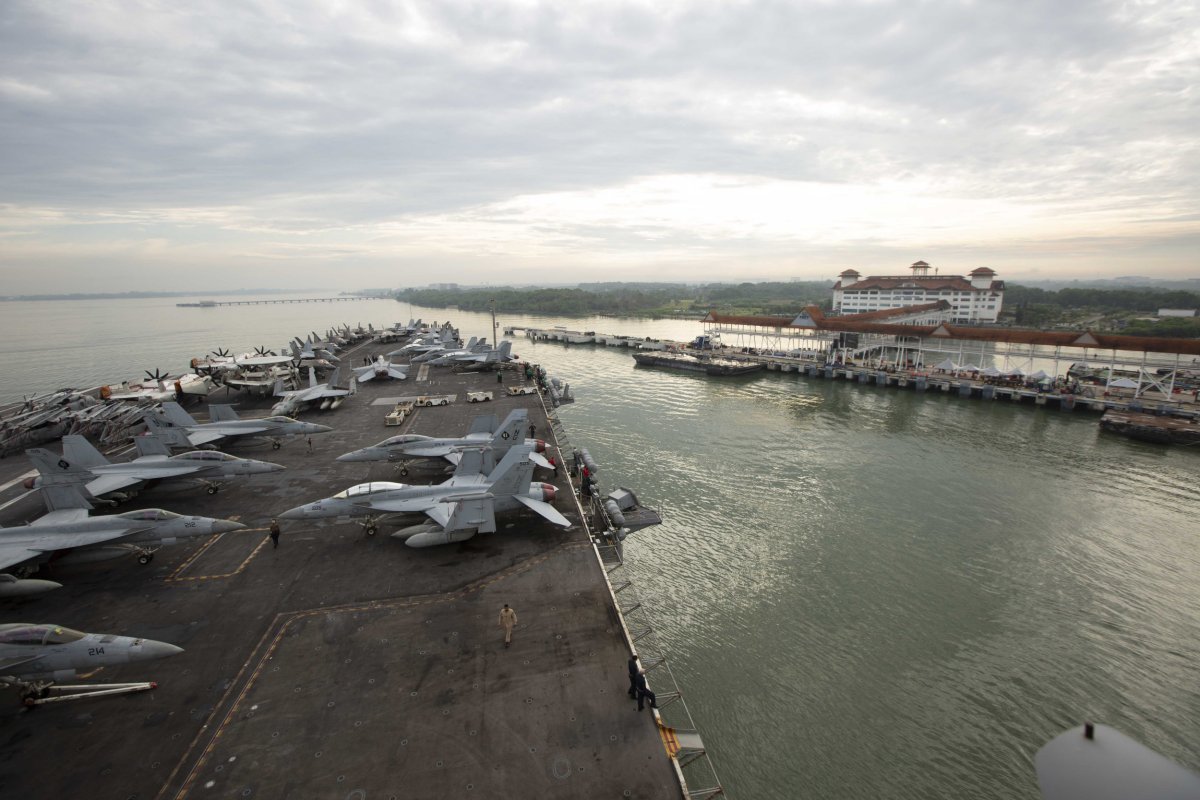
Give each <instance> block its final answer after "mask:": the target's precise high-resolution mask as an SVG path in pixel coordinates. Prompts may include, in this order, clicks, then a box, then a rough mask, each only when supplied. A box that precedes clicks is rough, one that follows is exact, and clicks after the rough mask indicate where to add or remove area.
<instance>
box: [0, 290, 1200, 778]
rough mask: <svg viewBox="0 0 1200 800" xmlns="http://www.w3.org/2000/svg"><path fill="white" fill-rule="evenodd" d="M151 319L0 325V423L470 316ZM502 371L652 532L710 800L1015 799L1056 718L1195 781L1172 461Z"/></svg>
mask: <svg viewBox="0 0 1200 800" xmlns="http://www.w3.org/2000/svg"><path fill="white" fill-rule="evenodd" d="M213 299H218V298H216V297H214V298H213ZM174 302H175V301H174V299H154V300H111V301H63V302H42V303H6V304H5V309H4V310H5V312H6V313H5V316H4V322H3V328H2V330H3V331H4V334H5V339H6V342H7V345H8V346H7V347H6V348H5V349H4V352H3V353H2V354H0V374H2V375H3V376H4V380H3V385H2V392H3V399H5V400H12V399H14V398H15V399H20V397H21V396H22V395H23V394H29V393H32V392H44V391H50V390H53V389H58V388H62V387H66V386H74V387H86V386H93V385H96V384H99V383H106V382H115V381H119V380H121V379H124V378H133V377H137V376H140V375H141V374H142V372H143V371H144V370H151V371H153V370H154V369H155V368H160V369H164V370H168V371H170V372H172V373H173V374H174V373H177V372H178V371H180V370H181V369H182V368H184V367H185V366H186V362H187V359H189V358H191V357H193V356H200V355H203V354H204V353H205V352H208V351H211V350H213V349H214V348H216V347H224V348H228V349H230V350H233V351H234V352H242V351H244V350H247V349H250V348H252V347H254V346H258V345H265V346H267V347H268V348H270V349H279V348H280V346H281V345H283V343H284V341H285V340H286V339H288V338H289V337H291V336H292V335H296V334H302V333H303V332H305V331H308V330H311V329H316V330H317V331H318V332H323V331H324V330H325V329H326V328H327V327H329V326H330V325H332V324H335V323H341V322H349V323H351V324H355V323H358V322H360V321H361V322H362V323H364V324H365V323H366V322H368V321H370V322H373V323H375V325H376V326H377V327H378V326H379V325H380V324H381V323H391V322H394V321H397V320H402V321H407V320H408V318H409V317H410V316H411V317H423V318H424V319H426V320H430V319H438V320H443V319H450V320H451V321H452V322H454V323H455V324H456V325H458V326H459V327H460V328H461V330H462V333H463V335H464V336H469V335H487V336H489V337H490V336H491V332H492V322H491V318H490V316H488V315H483V314H473V313H465V312H458V311H453V310H443V309H421V308H416V307H410V306H408V305H406V304H404V303H396V302H394V301H374V300H373V301H363V302H361V303H346V304H336V305H322V304H297V305H287V306H245V307H229V308H212V309H194V308H191V309H180V308H176V307H175V306H174ZM500 323H501V325H502V326H504V325H516V326H518V327H519V326H522V325H531V326H537V327H552V326H554V325H566V326H568V327H570V328H573V329H578V330H583V329H587V330H598V331H604V332H613V333H622V334H630V335H636V336H653V337H664V338H676V339H689V338H691V337H693V336H695V335H697V334H699V333H700V332H701V330H700V325H699V324H698V323H694V322H682V321H670V320H663V321H648V320H633V319H587V320H563V319H554V318H545V317H537V318H533V317H522V316H514V315H503V316H501V317H500ZM381 347H382V346H381ZM513 350H514V352H515V353H517V354H519V355H520V357H521V358H522V359H524V360H529V361H534V362H537V363H540V364H542V365H543V366H545V367H546V368H547V370H548V371H549V372H550V373H551V374H552V375H556V376H558V377H560V378H562V379H563V380H566V381H568V382H570V384H571V387H572V391H573V392H574V394H575V396H576V397H577V398H578V402H577V403H575V404H574V405H570V406H565V407H563V408H562V409H561V411H560V415H561V418H562V420H563V422H564V424H565V426H566V429H567V431H568V433H569V434H570V436H571V440H572V442H574V443H575V444H577V445H582V446H586V447H588V449H589V450H590V451H591V453H592V455H593V456H594V457H595V459H596V460H597V462H598V463H599V465H600V473H599V478H600V485H601V488H602V489H604V490H605V491H607V490H609V489H612V488H615V487H616V486H617V485H624V486H629V487H631V488H633V489H634V490H635V491H636V492H638V494H639V496H640V497H641V499H642V500H643V501H644V502H646V503H648V504H650V505H657V506H659V507H660V508H661V510H662V511H663V516H664V518H665V521H664V524H663V525H662V526H660V527H657V528H650V529H647V530H644V531H640V532H638V533H635V534H633V535H632V536H631V537H630V538H629V539H628V540H627V542H626V559H627V562H628V564H629V570H630V572H631V577H632V579H633V580H634V582H635V584H636V585H637V587H638V591H639V594H640V597H641V599H642V601H643V602H644V603H645V604H646V605H648V606H650V607H651V609H652V612H651V618H652V619H653V620H654V627H655V632H656V636H657V637H658V640H659V642H660V643H661V645H662V648H663V649H664V650H665V651H666V654H667V656H668V658H669V660H670V663H671V667H672V670H673V672H674V674H675V676H676V677H677V679H678V680H679V683H680V686H681V688H682V690H683V692H684V695H685V698H686V701H687V703H688V705H689V708H690V710H691V712H692V714H693V716H694V717H695V719H696V721H697V723H698V724H699V726H700V729H701V733H702V734H703V736H704V740H705V743H706V745H707V746H708V748H709V750H710V753H711V755H712V758H713V761H714V764H715V766H716V769H717V771H718V774H719V775H720V778H721V780H722V783H723V784H724V786H725V788H726V790H727V791H728V793H729V795H730V796H731V797H734V798H743V800H745V799H746V798H877V797H899V798H938V797H945V798H964V797H979V798H995V797H1010V798H1036V797H1038V796H1039V793H1038V791H1037V784H1036V777H1035V774H1034V768H1033V755H1034V753H1035V752H1036V750H1037V749H1038V748H1039V747H1040V746H1041V745H1042V744H1044V743H1045V742H1046V741H1048V740H1049V739H1050V738H1052V737H1053V736H1054V735H1056V734H1057V733H1059V732H1060V731H1061V730H1063V729H1065V728H1068V727H1071V726H1074V725H1077V724H1079V723H1081V722H1083V721H1084V720H1090V721H1095V722H1101V723H1104V724H1108V725H1111V726H1113V727H1116V728H1118V729H1120V730H1122V731H1124V732H1125V733H1127V734H1129V735H1131V736H1133V737H1134V738H1136V739H1138V740H1140V741H1142V742H1143V743H1145V744H1146V745H1148V746H1150V747H1152V748H1154V749H1156V750H1158V751H1160V752H1162V753H1163V754H1165V755H1167V756H1168V757H1170V758H1172V759H1174V760H1175V761H1178V762H1180V763H1182V764H1184V765H1185V766H1188V767H1191V768H1193V769H1197V768H1200V746H1198V745H1197V743H1198V742H1200V666H1198V665H1200V581H1198V580H1197V578H1198V577H1200V525H1198V524H1197V519H1198V517H1200V502H1198V500H1197V491H1196V484H1197V480H1196V479H1197V475H1198V473H1200V452H1191V451H1189V450H1188V449H1186V448H1166V447H1158V446H1152V445H1148V444H1141V443H1137V442H1131V441H1128V440H1125V439H1120V438H1116V437H1110V436H1107V435H1102V434H1101V433H1100V432H1099V429H1098V425H1097V419H1098V417H1097V415H1094V414H1091V413H1087V412H1064V411H1059V410H1057V409H1047V408H1033V407H1029V406H1017V405H1015V404H1013V403H1010V402H1003V401H984V400H978V399H975V400H966V399H962V398H959V397H957V396H955V395H944V394H941V393H924V394H920V393H916V392H913V391H911V390H897V389H888V388H882V387H875V386H866V385H859V384H854V383H847V382H833V381H825V380H821V379H811V378H806V377H801V376H798V375H796V374H780V373H758V374H756V375H754V376H749V377H742V378H733V379H718V378H709V377H706V376H703V375H698V374H687V373H674V372H668V371H658V370H653V369H645V368H635V366H634V364H633V359H632V358H631V357H630V355H629V351H627V350H624V349H619V348H606V347H602V346H595V345H563V344H560V343H546V342H539V343H532V342H529V341H527V340H525V339H524V338H523V337H519V336H518V337H516V338H515V339H514V346H513ZM329 421H330V424H333V425H335V426H336V412H332V414H331V415H330V416H329ZM396 556H397V557H398V558H402V557H404V553H403V552H400V551H397V553H396ZM9 613H11V612H9ZM21 613H22V614H25V613H27V609H23V610H22V611H21ZM522 613H523V615H525V614H530V613H532V614H536V610H535V609H530V610H528V611H526V610H524V609H523V610H522ZM5 621H13V620H11V619H6V620H5ZM613 669H614V671H616V672H618V673H620V672H622V671H623V670H624V664H623V663H622V664H614V665H613ZM615 702H621V700H620V699H618V700H617V701H615Z"/></svg>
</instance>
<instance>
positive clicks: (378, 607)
mask: <svg viewBox="0 0 1200 800" xmlns="http://www.w3.org/2000/svg"><path fill="white" fill-rule="evenodd" d="M260 547H261V545H260ZM583 547H589V548H590V547H591V543H590V542H563V543H562V544H559V545H557V546H556V547H554V548H552V549H550V550H548V551H546V552H545V553H542V554H541V555H539V556H535V557H533V558H530V559H526V560H525V561H522V562H521V563H520V564H514V565H513V566H511V567H509V568H508V569H504V570H501V571H500V572H497V573H495V574H494V575H490V576H488V577H486V578H480V579H479V580H476V581H472V582H471V583H468V584H466V585H465V586H463V587H462V588H461V589H456V590H454V591H452V592H444V593H439V594H424V595H414V596H412V597H398V598H393V599H390V600H370V601H367V602H365V603H346V604H342V605H334V606H321V607H318V608H309V609H304V610H301V611H286V612H280V613H278V614H276V615H275V618H274V619H273V620H272V621H271V625H270V626H269V627H268V628H267V630H266V631H265V632H264V633H263V635H262V638H260V639H259V641H258V644H257V645H255V646H254V648H252V649H251V651H250V657H249V658H247V659H246V661H245V663H243V664H242V668H241V669H240V670H239V671H238V674H237V677H235V678H234V679H233V681H232V682H231V683H230V684H229V688H228V689H226V690H225V694H224V696H222V697H221V700H220V701H219V702H218V703H217V705H216V706H214V708H221V707H222V706H224V705H225V704H226V703H227V702H229V699H230V696H231V695H232V693H233V691H234V689H235V687H237V686H238V684H242V686H241V690H240V691H238V693H237V695H236V697H234V698H233V702H232V703H231V704H230V705H229V709H228V710H227V711H226V712H225V715H224V716H223V717H222V718H221V721H220V723H219V724H218V725H217V726H216V727H215V729H214V730H213V731H212V733H211V738H210V739H209V741H208V744H207V745H205V746H204V749H203V750H202V751H201V753H200V755H199V757H198V758H197V759H196V762H195V764H193V765H192V768H191V769H190V770H188V773H187V776H186V777H185V778H184V781H183V784H182V785H181V786H180V787H179V791H178V792H177V793H176V794H175V795H174V797H175V800H183V798H185V797H187V796H188V793H189V792H190V791H191V790H192V787H193V785H194V784H195V782H196V780H197V779H198V778H199V777H200V773H201V772H202V771H203V769H204V767H205V765H206V764H207V763H208V761H209V759H210V758H211V756H212V754H213V752H214V751H215V750H216V748H217V745H218V743H219V741H220V738H221V735H222V734H223V733H224V732H225V730H226V729H227V728H228V727H229V723H230V722H232V721H234V720H235V719H237V718H238V709H239V707H240V706H241V705H242V702H243V701H244V700H245V699H246V696H247V695H248V694H249V693H250V690H251V689H252V688H253V687H254V685H255V683H256V682H257V680H258V677H259V675H260V674H261V673H262V671H263V668H264V667H265V666H266V664H267V662H268V661H270V659H271V657H272V656H273V655H274V653H275V650H276V649H277V648H278V647H279V643H280V642H282V641H283V638H284V636H285V635H286V634H287V633H288V630H289V629H290V628H291V626H292V625H293V624H294V623H296V622H299V621H300V620H303V619H307V618H309V617H314V616H318V615H321V614H331V613H333V614H345V613H352V612H359V611H384V610H388V611H390V610H394V609H397V608H405V607H413V606H424V605H431V604H433V603H445V602H447V601H450V600H456V599H460V598H462V597H465V596H466V595H468V594H471V593H473V592H478V591H480V590H482V589H484V588H486V587H488V586H491V585H492V584H494V583H496V582H498V581H501V580H504V579H506V578H511V577H513V576H514V575H519V574H521V573H523V572H526V571H527V570H529V569H532V568H533V567H535V566H537V565H538V564H541V563H542V562H543V561H546V560H547V559H549V558H550V557H551V556H555V555H557V554H559V553H561V552H566V551H569V550H573V549H578V548H583ZM272 631H274V634H273V635H272ZM264 645H265V649H264ZM259 651H262V653H261V655H260V656H258V658H257V659H256V658H255V656H254V654H255V653H258V652H259ZM252 664H253V667H251V665H252ZM247 670H250V674H249V677H247V678H246V680H245V682H244V683H243V682H242V677H243V675H245V674H246V672H247ZM208 727H209V726H208V725H203V726H201V729H200V732H199V733H197V734H196V737H195V738H194V739H192V743H191V744H190V745H189V746H188V749H187V752H185V753H184V754H183V758H181V759H180V761H179V763H178V764H176V766H175V769H173V770H172V771H171V774H170V775H169V776H168V777H167V781H166V783H165V784H164V785H163V788H162V789H161V790H160V791H159V793H158V796H157V797H158V798H163V797H165V796H167V795H166V793H167V791H168V790H169V788H170V786H171V782H172V781H173V780H174V779H175V776H176V774H178V772H179V770H180V769H181V768H182V767H183V766H184V764H186V763H187V760H188V757H189V756H190V754H191V753H192V751H194V750H195V749H196V747H197V746H198V745H199V744H200V742H201V740H202V739H203V737H204V736H205V734H206V731H207V730H208Z"/></svg>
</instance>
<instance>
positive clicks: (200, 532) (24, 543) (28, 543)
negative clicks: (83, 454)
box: [0, 484, 246, 593]
mask: <svg viewBox="0 0 1200 800" xmlns="http://www.w3.org/2000/svg"><path fill="white" fill-rule="evenodd" d="M40 491H41V493H42V498H43V499H44V500H45V502H46V508H47V509H49V511H48V512H47V513H46V514H45V515H44V516H41V517H38V518H37V519H35V520H34V521H33V522H31V523H30V524H28V525H21V526H15V527H11V528H0V570H3V569H6V568H8V567H12V566H16V565H20V566H19V568H18V572H19V573H24V574H29V573H30V572H32V570H33V569H35V568H36V567H37V566H38V565H39V564H41V563H44V562H46V561H49V560H51V559H54V561H55V562H56V563H60V564H62V563H86V562H92V561H106V560H108V559H112V558H119V557H121V556H126V555H136V556H137V560H138V562H139V563H141V564H149V563H150V562H151V561H152V560H153V559H154V552H155V551H156V550H157V549H158V548H159V547H161V546H163V545H168V544H175V542H176V541H178V540H179V539H187V538H191V537H194V536H212V535H214V534H218V533H227V532H229V531H240V530H242V529H244V528H245V527H246V526H245V525H242V524H241V523H238V522H230V521H228V520H224V519H213V518H212V517H191V516H184V515H182V514H176V513H174V512H171V511H164V510H163V509H161V508H144V509H141V510H138V511H126V512H125V513H124V514H113V515H110V516H100V517H92V516H89V515H88V510H89V509H91V507H92V506H91V504H90V503H88V501H87V500H86V499H84V497H83V495H82V494H80V492H79V488H78V487H77V486H75V485H73V484H49V485H46V486H43V487H42V488H41V490H40ZM23 576H24V575H21V577H23ZM17 583H18V584H19V583H20V581H17ZM18 588H19V587H18ZM15 593H21V592H19V591H17V592H15Z"/></svg>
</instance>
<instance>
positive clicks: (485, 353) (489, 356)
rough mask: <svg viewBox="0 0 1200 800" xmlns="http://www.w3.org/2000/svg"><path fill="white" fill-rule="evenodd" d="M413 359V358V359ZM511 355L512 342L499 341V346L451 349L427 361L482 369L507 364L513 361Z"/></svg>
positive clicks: (444, 365)
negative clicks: (467, 349)
mask: <svg viewBox="0 0 1200 800" xmlns="http://www.w3.org/2000/svg"><path fill="white" fill-rule="evenodd" d="M414 360H415V359H414ZM515 360H516V358H514V357H513V355H512V342H501V343H500V346H499V347H494V348H493V347H487V346H486V345H484V346H483V347H478V346H477V347H475V348H474V349H473V350H470V351H463V350H452V351H450V352H448V353H439V354H438V355H437V358H434V359H433V360H431V361H430V362H429V364H430V365H431V366H434V367H460V368H462V369H475V370H482V369H485V368H491V367H493V366H495V365H496V364H507V363H508V362H509V361H515Z"/></svg>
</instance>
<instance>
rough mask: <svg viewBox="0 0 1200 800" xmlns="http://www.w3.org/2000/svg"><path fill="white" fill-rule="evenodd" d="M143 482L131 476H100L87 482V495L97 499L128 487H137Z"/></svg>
mask: <svg viewBox="0 0 1200 800" xmlns="http://www.w3.org/2000/svg"><path fill="white" fill-rule="evenodd" d="M143 482H144V481H143V480H142V479H141V478H135V477H134V476H132V475H129V474H125V475H101V476H100V477H99V478H96V479H95V480H94V481H88V483H87V486H86V488H87V490H88V494H90V495H91V496H92V497H99V496H101V495H105V494H108V493H109V492H119V491H120V490H122V489H127V488H129V487H130V486H137V485H139V484H141V483H143Z"/></svg>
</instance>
